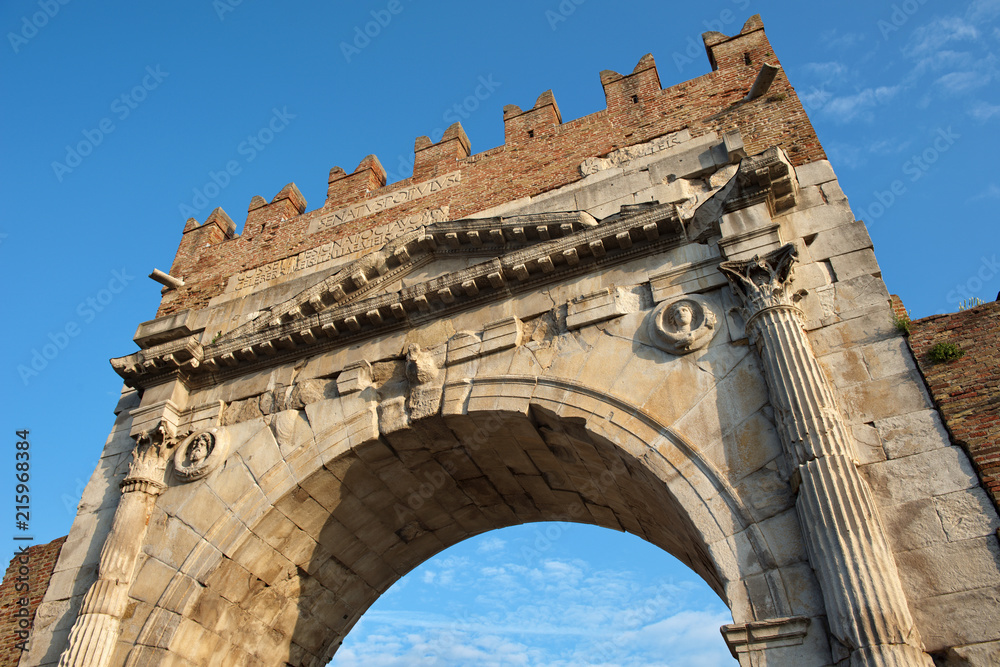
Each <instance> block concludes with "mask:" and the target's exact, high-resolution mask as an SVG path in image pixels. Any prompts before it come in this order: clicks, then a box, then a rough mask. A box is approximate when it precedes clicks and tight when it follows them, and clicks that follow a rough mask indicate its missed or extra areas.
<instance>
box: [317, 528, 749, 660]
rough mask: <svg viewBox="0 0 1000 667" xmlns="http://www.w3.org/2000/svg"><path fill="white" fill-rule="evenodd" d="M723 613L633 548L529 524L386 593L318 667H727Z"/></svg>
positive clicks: (467, 545)
mask: <svg viewBox="0 0 1000 667" xmlns="http://www.w3.org/2000/svg"><path fill="white" fill-rule="evenodd" d="M731 622H732V615H731V613H730V611H729V609H728V608H727V607H726V606H725V604H723V602H722V601H721V600H720V599H719V598H718V596H717V595H716V594H715V593H714V592H713V591H712V590H711V589H709V588H708V586H707V585H706V584H705V582H704V581H703V580H702V579H701V578H700V577H698V576H697V575H696V574H695V573H694V572H693V571H692V570H691V569H690V568H688V567H686V566H685V565H683V564H682V563H680V561H678V560H677V559H676V558H674V557H672V556H670V555H669V554H667V553H665V552H664V551H662V550H661V549H659V548H657V547H655V546H653V545H651V544H650V543H648V542H646V541H644V540H642V539H641V538H639V537H637V536H634V535H631V534H628V533H618V532H614V531H610V530H608V529H604V528H599V527H596V526H590V525H584V524H576V523H551V522H550V523H532V524H524V525H521V526H512V527H509V528H503V529H499V530H495V531H490V532H488V533H484V534H481V535H478V536H476V537H472V538H469V539H468V540H465V541H463V542H461V543H459V544H457V545H455V546H453V547H450V548H449V549H447V550H445V551H444V552H442V553H440V554H438V555H436V556H434V557H432V558H431V559H429V560H428V561H426V562H424V563H422V564H421V565H419V566H418V567H417V568H415V569H414V570H413V571H411V572H410V573H409V574H407V575H405V576H404V577H403V578H402V579H400V580H399V581H397V582H396V583H395V584H393V586H392V587H390V589H389V590H388V591H386V592H385V593H384V594H383V595H382V596H380V597H379V599H378V600H377V601H376V602H375V603H374V604H373V605H372V606H371V607H370V608H369V610H368V611H367V612H366V613H365V614H364V615H363V616H362V617H361V619H360V620H359V622H358V623H357V625H355V627H354V628H353V629H352V630H351V632H350V633H349V634H348V636H347V637H346V639H345V640H344V643H343V645H342V646H341V647H340V650H339V651H338V652H337V654H336V655H335V656H334V658H333V661H332V662H331V663H330V667H359V666H361V665H376V664H377V665H385V666H386V667H390V666H395V665H400V666H401V665H425V666H432V665H450V664H481V665H530V664H551V665H556V664H561V665H607V664H618V665H649V664H672V665H705V666H706V667H708V666H709V665H712V666H716V667H722V666H723V665H734V664H736V663H735V661H734V660H733V658H732V656H731V654H730V651H729V649H728V647H727V646H726V643H725V641H724V640H723V637H722V635H720V633H719V627H720V626H722V625H725V624H728V623H731Z"/></svg>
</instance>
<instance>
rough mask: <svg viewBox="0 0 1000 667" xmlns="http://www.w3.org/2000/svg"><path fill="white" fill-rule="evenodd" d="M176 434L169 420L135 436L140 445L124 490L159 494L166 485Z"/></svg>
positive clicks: (130, 465) (122, 486)
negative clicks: (170, 452) (171, 450)
mask: <svg viewBox="0 0 1000 667" xmlns="http://www.w3.org/2000/svg"><path fill="white" fill-rule="evenodd" d="M176 436H177V433H176V429H175V428H174V426H173V425H172V424H171V423H169V422H167V421H166V420H161V421H159V422H158V423H157V424H156V425H155V426H153V427H152V428H150V429H147V430H144V431H141V432H140V433H138V434H137V435H136V436H135V441H136V446H135V449H133V450H132V462H131V463H130V464H129V467H128V474H127V475H126V476H125V479H124V480H122V483H121V488H122V493H128V492H130V491H143V492H145V493H150V494H153V495H158V494H159V493H160V492H161V491H162V490H163V489H164V488H165V487H166V484H165V482H164V480H165V478H166V470H167V460H168V459H169V458H170V455H169V451H170V449H171V448H172V447H173V445H174V444H175V439H176Z"/></svg>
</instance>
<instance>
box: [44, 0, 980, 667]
mask: <svg viewBox="0 0 1000 667" xmlns="http://www.w3.org/2000/svg"><path fill="white" fill-rule="evenodd" d="M705 41H706V46H707V48H708V51H709V56H710V61H711V62H712V65H713V69H714V71H713V72H712V73H711V74H709V75H706V76H705V77H701V78H699V79H695V80H694V81H692V82H688V83H686V84H682V85H681V86H677V87H674V88H667V89H662V88H661V87H660V86H659V79H658V76H657V74H656V68H655V64H654V63H653V61H652V58H651V57H649V56H647V57H646V58H643V60H642V61H640V63H639V65H638V66H637V67H636V70H635V71H634V72H633V73H631V74H629V75H625V76H623V75H620V74H616V73H614V72H604V73H602V75H601V81H602V84H603V85H604V87H605V92H606V95H607V98H608V108H607V110H606V111H602V112H599V113H597V114H594V115H592V116H588V117H587V118H585V119H581V120H582V121H586V123H581V122H578V121H573V122H569V123H565V124H564V123H563V122H562V120H561V117H560V116H559V112H558V108H557V107H556V105H555V100H554V98H553V97H552V96H551V94H550V93H546V94H543V95H542V97H540V98H539V100H538V102H537V103H536V105H535V107H534V108H532V109H530V110H528V111H522V110H521V109H519V108H517V107H513V106H510V107H507V108H506V109H505V110H504V121H505V130H506V141H505V144H504V146H501V147H499V148H497V149H492V150H491V151H487V152H485V153H481V154H478V155H471V154H470V151H469V143H468V139H467V138H466V137H465V134H464V132H463V131H462V129H461V127H460V126H455V127H453V128H450V129H449V131H448V132H447V133H446V134H445V136H444V137H443V138H442V139H441V141H439V142H437V143H432V142H430V140H428V139H426V138H423V137H421V138H418V139H417V141H416V152H417V153H416V165H415V167H414V176H413V177H412V178H411V179H407V181H405V182H402V183H399V184H390V185H386V184H385V172H384V170H382V169H381V167H380V166H379V164H378V161H377V160H376V159H375V158H374V157H372V156H370V157H369V158H366V159H365V160H364V161H363V162H362V163H361V165H360V166H359V167H358V169H356V170H355V171H354V172H353V173H352V174H347V173H346V172H344V170H341V169H339V168H335V169H334V170H333V171H332V172H331V174H330V181H329V194H328V200H327V202H326V204H325V205H324V206H323V207H321V208H320V209H317V210H316V211H312V212H306V204H305V200H304V199H303V198H302V195H301V194H300V193H299V191H298V190H297V188H295V186H294V185H289V186H286V187H285V188H284V189H283V190H282V191H281V192H280V193H279V194H278V196H276V197H275V198H274V199H273V200H272V201H271V202H270V203H268V202H267V201H265V200H264V199H262V198H260V197H255V198H254V200H253V201H252V202H251V204H250V211H249V214H248V219H247V223H246V225H245V226H244V228H243V233H242V235H236V234H235V225H234V224H233V223H232V221H231V220H230V219H229V218H228V216H226V214H225V213H224V212H222V211H221V209H220V210H216V211H215V212H214V213H213V214H212V215H211V216H210V217H209V219H208V220H207V221H206V222H205V223H204V224H198V223H197V222H196V221H194V220H191V221H188V224H187V226H186V227H185V231H184V238H183V240H182V242H181V246H180V248H179V250H178V253H177V259H176V260H175V262H174V265H173V267H172V268H171V270H170V273H169V274H158V279H160V280H161V281H162V282H163V283H164V284H165V288H164V294H163V301H162V303H161V307H160V311H159V313H158V317H157V318H156V319H154V320H151V321H149V322H145V323H143V324H141V325H140V326H139V329H138V331H137V332H136V336H135V341H136V343H137V344H138V346H139V348H140V349H139V351H137V352H134V353H132V354H128V355H126V356H123V357H120V358H117V359H114V360H112V365H113V366H114V368H115V370H116V371H117V372H118V373H119V374H120V375H121V376H122V377H123V379H124V381H125V385H126V387H125V389H124V390H123V394H122V399H121V402H120V403H119V405H118V407H117V408H116V411H115V412H116V415H117V421H116V422H115V426H114V429H113V431H112V434H111V436H110V438H109V439H108V442H107V444H106V446H105V449H104V454H103V456H102V458H101V462H100V464H99V466H98V469H97V470H96V471H95V473H94V477H93V478H92V480H91V482H90V484H89V485H88V487H87V490H86V492H85V494H84V497H83V499H82V501H81V505H80V510H79V515H78V516H77V519H76V522H75V523H74V525H73V530H72V532H71V533H70V536H69V538H68V540H67V542H66V546H65V547H64V549H63V551H62V554H61V556H60V561H59V564H58V565H57V566H56V570H55V574H54V575H53V579H52V582H51V584H50V587H49V589H48V592H47V594H46V598H45V601H44V603H43V605H42V607H41V609H40V610H39V614H38V618H37V620H36V628H35V632H36V635H35V640H34V642H33V644H32V649H31V652H30V653H29V654H28V656H27V657H28V664H31V665H50V664H59V665H65V666H76V667H96V666H104V665H213V666H215V665H268V666H270V665H284V664H290V665H317V666H318V665H324V664H326V662H327V661H328V660H329V659H330V657H331V656H332V655H333V654H334V652H335V651H336V649H337V647H338V646H339V644H340V642H341V640H342V639H343V637H344V636H345V635H346V633H347V632H348V631H349V630H350V628H351V627H352V625H353V624H354V623H355V622H356V621H357V620H358V619H359V618H360V617H361V615H362V614H364V612H365V610H366V609H367V608H368V607H369V606H370V605H371V604H372V602H373V601H374V600H376V599H377V598H378V596H379V595H380V594H381V593H382V592H384V591H385V590H386V589H387V588H388V587H389V586H390V585H391V584H392V583H393V582H394V581H396V580H397V579H398V578H399V577H401V576H402V575H404V574H406V573H407V572H408V571H409V570H411V569H412V568H413V567H415V566H416V565H418V564H420V563H421V562H423V561H425V560H426V559H427V558H429V557H430V556H432V555H434V554H436V553H438V552H440V551H441V550H443V549H445V548H447V547H448V546H450V545H453V544H456V543H457V542H459V541H461V540H463V539H465V538H468V537H470V536H473V535H476V534H479V533H482V532H484V531H488V530H492V529H495V528H500V527H504V526H511V525H515V524H521V523H525V522H531V521H547V520H568V521H577V522H582V523H590V524H595V525H599V526H603V527H607V528H611V529H614V530H619V531H629V532H631V533H634V534H636V535H638V536H640V537H642V538H644V539H646V540H648V541H649V542H651V543H653V544H655V545H657V546H659V547H661V548H663V549H664V550H666V551H668V552H670V553H671V554H673V555H674V556H676V557H677V558H679V559H680V560H682V561H683V562H684V563H686V564H687V565H688V566H690V567H691V568H692V569H693V570H694V571H695V572H697V573H698V574H699V575H700V576H701V577H702V578H703V579H704V580H705V581H706V582H707V583H708V584H709V585H710V586H711V587H712V589H713V590H714V591H715V592H716V593H718V595H719V596H720V597H721V598H722V599H723V600H724V601H725V602H726V603H727V604H728V606H729V608H730V609H731V610H732V614H733V623H732V624H731V625H727V626H725V627H723V628H722V634H723V636H724V638H725V641H726V642H727V643H728V645H729V647H730V648H731V650H732V652H733V655H734V656H735V657H737V658H738V660H739V661H740V664H742V665H768V666H776V665H788V666H792V665H794V666H801V665H848V664H849V665H872V666H874V665H894V666H899V667H903V666H906V667H910V666H913V665H927V666H930V665H933V664H934V660H933V659H932V657H933V658H935V659H938V660H940V661H952V662H949V663H948V664H989V663H988V661H989V660H990V658H989V656H990V655H991V651H995V650H996V647H997V640H998V637H997V634H998V627H997V624H996V623H990V622H989V619H990V618H992V619H996V618H997V614H998V609H1000V596H998V595H997V581H995V580H991V579H990V576H991V575H990V574H989V573H990V572H997V571H1000V568H998V567H997V563H998V549H997V539H996V535H995V534H993V533H991V532H990V530H992V529H990V528H987V529H979V528H976V526H979V525H980V524H982V522H976V521H964V520H963V519H962V516H963V515H961V513H960V512H959V509H957V508H961V507H968V504H969V499H970V498H973V497H974V496H975V495H976V494H977V493H980V491H979V485H978V480H977V478H976V476H975V473H974V472H973V471H972V468H971V467H970V465H969V461H968V460H967V458H966V457H965V454H964V453H963V452H962V450H960V449H959V448H957V447H954V446H952V444H951V442H950V441H949V438H948V434H947V433H946V432H945V430H944V429H943V427H942V426H941V422H940V419H939V416H938V413H937V412H936V410H935V409H934V407H933V405H932V403H931V401H930V399H929V398H928V395H927V393H926V391H925V389H924V386H923V383H922V379H921V377H920V375H919V373H918V372H917V370H916V367H915V365H914V363H913V359H912V356H911V355H910V353H909V350H908V348H907V347H906V343H905V339H904V338H902V337H901V335H900V334H899V333H898V332H897V331H896V330H895V328H894V327H893V324H892V320H891V314H890V308H889V305H888V294H887V292H886V289H885V285H884V284H883V282H882V280H881V277H880V273H879V268H878V264H877V263H876V261H875V256H874V254H873V251H872V244H871V241H870V239H869V237H868V234H867V232H866V230H865V226H864V224H863V223H862V222H861V221H858V220H855V219H854V217H853V215H852V214H851V209H850V207H849V205H848V203H847V201H846V199H845V197H844V195H843V193H842V191H841V190H840V188H839V186H838V184H837V180H836V177H835V175H834V172H833V170H832V168H831V166H830V164H829V163H828V162H827V161H826V160H825V159H823V155H822V149H821V148H819V144H818V142H816V140H815V136H814V134H813V133H812V128H811V126H810V125H809V122H808V119H806V118H805V116H804V114H803V113H802V111H801V106H800V105H799V103H798V101H797V99H796V98H795V95H794V91H793V90H792V89H791V87H790V86H789V85H788V82H787V80H785V78H784V75H783V73H782V72H781V70H780V68H779V67H777V66H776V65H775V64H774V63H775V62H776V61H773V60H767V61H765V55H766V56H770V47H769V45H768V44H767V41H766V37H764V34H763V30H762V26H761V25H760V24H759V19H757V18H754V19H751V20H750V21H749V22H748V23H747V25H746V26H745V27H744V29H743V31H742V32H741V34H740V35H737V36H735V37H726V36H724V35H719V34H718V33H707V34H706V36H705ZM769 89H770V91H771V93H770V94H766V93H767V91H768V90H769ZM682 97H683V98H684V99H686V100H691V99H696V100H705V101H704V103H703V104H702V105H701V106H699V105H697V104H696V105H691V104H685V105H681V104H679V102H678V100H679V99H680V98H682ZM681 108H683V111H680V110H678V109H681ZM684 114H687V116H685V115H684ZM515 149H516V150H515ZM992 511H993V510H992V508H989V512H992ZM995 520H996V517H995V516H993V515H991V516H990V517H987V521H986V525H995V524H990V523H989V522H990V521H995ZM935 522H936V523H935ZM977 530H978V532H976V531H977ZM960 563H962V564H960ZM967 563H975V564H976V565H975V567H972V566H967V565H965V564H967ZM984 573H985V574H984ZM961 660H965V662H960V661H961Z"/></svg>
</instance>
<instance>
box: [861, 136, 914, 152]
mask: <svg viewBox="0 0 1000 667" xmlns="http://www.w3.org/2000/svg"><path fill="white" fill-rule="evenodd" d="M911 143H913V142H912V141H909V140H907V141H896V140H892V141H890V140H888V139H880V140H878V141H876V142H874V143H872V144H870V145H869V146H868V152H869V153H874V154H875V155H895V154H896V153H902V152H903V151H905V150H906V149H907V148H908V147H909V146H910V144H911Z"/></svg>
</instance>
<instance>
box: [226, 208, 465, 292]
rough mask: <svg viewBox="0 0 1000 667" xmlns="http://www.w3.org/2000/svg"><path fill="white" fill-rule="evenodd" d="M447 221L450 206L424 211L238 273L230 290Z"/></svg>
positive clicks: (378, 245)
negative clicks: (427, 225) (423, 226)
mask: <svg viewBox="0 0 1000 667" xmlns="http://www.w3.org/2000/svg"><path fill="white" fill-rule="evenodd" d="M447 219H448V207H447V206H444V207H442V208H437V209H433V210H430V211H421V212H420V213H416V214H414V215H410V216H407V217H405V218H403V219H401V220H396V221H395V222H390V223H388V224H385V225H378V226H377V227H372V228H371V229H365V230H363V231H360V232H358V233H356V234H351V235H350V236H345V237H344V238H341V239H337V240H335V241H332V242H331V243H327V244H324V245H321V246H319V247H317V248H310V249H309V250H304V251H302V252H300V253H299V254H298V255H295V256H293V257H288V258H286V259H282V260H278V261H277V262H271V263H270V264H265V265H264V266H259V267H257V268H256V269H250V270H249V271H244V272H242V273H237V274H236V275H235V276H233V277H232V278H230V279H229V285H228V290H227V291H230V292H231V291H236V292H240V291H251V290H253V289H254V288H255V287H257V286H258V285H260V284H262V283H266V282H268V281H269V280H274V279H275V278H281V277H282V276H287V275H288V274H290V273H296V272H298V271H304V270H306V269H310V268H313V267H316V266H320V265H322V264H326V263H327V262H332V261H333V260H336V259H340V258H341V257H347V256H349V255H354V254H358V253H363V252H365V251H368V250H371V249H373V248H381V247H382V246H384V245H385V244H386V243H388V242H389V241H392V240H393V239H395V238H397V237H399V236H402V235H403V234H406V233H407V232H410V231H413V230H414V229H417V228H418V227H420V226H421V225H426V224H429V223H432V222H443V221H445V220H447Z"/></svg>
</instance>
